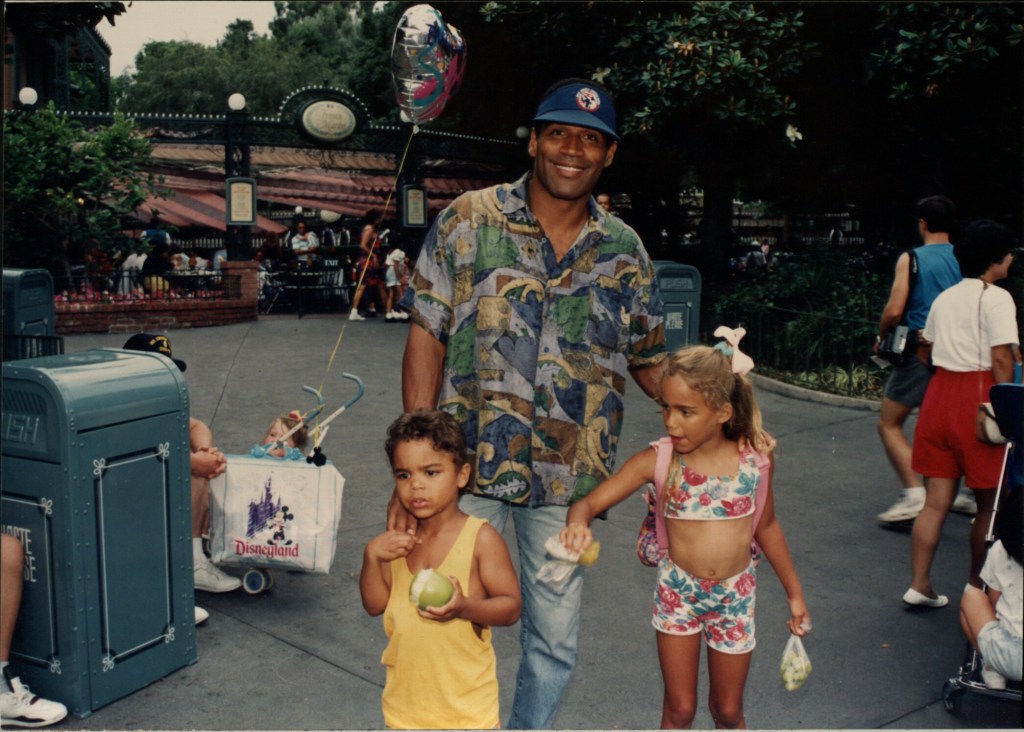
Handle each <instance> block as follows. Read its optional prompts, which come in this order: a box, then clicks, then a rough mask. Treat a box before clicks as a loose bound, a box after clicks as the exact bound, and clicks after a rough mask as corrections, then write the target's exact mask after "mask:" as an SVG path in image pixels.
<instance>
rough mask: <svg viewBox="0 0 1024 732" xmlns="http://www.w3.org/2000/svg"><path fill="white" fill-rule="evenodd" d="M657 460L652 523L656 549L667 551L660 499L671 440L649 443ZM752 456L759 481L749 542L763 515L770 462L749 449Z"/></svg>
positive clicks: (672, 454) (670, 455)
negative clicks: (653, 524) (655, 535)
mask: <svg viewBox="0 0 1024 732" xmlns="http://www.w3.org/2000/svg"><path fill="white" fill-rule="evenodd" d="M651 447H653V448H654V451H655V453H657V455H658V460H657V462H656V463H655V464H654V521H655V526H656V531H657V534H658V548H659V549H662V550H666V551H667V550H668V536H667V534H666V532H665V512H664V511H663V510H662V501H661V497H662V495H664V491H665V481H666V480H667V479H668V471H669V468H670V466H671V465H672V457H673V456H674V455H675V450H674V449H673V448H672V438H671V437H662V438H661V439H660V440H657V441H655V442H652V443H651ZM750 452H751V453H752V454H753V456H754V464H755V465H757V472H758V473H759V480H758V481H757V490H756V492H755V493H754V522H753V524H751V529H750V531H751V540H753V534H754V533H756V532H757V525H758V523H759V522H760V521H761V514H762V513H764V504H765V500H766V497H767V495H768V482H769V476H770V474H771V461H770V460H769V459H768V456H767V455H765V454H763V453H760V452H758V451H757V450H754V449H753V448H750Z"/></svg>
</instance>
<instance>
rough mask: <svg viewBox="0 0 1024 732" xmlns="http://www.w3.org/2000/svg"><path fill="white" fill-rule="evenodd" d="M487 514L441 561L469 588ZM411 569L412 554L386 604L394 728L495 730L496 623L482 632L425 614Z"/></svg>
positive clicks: (401, 564)
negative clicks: (412, 589) (412, 590)
mask: <svg viewBox="0 0 1024 732" xmlns="http://www.w3.org/2000/svg"><path fill="white" fill-rule="evenodd" d="M484 523H486V521H484V519H480V518H476V517H475V516H470V517H469V518H468V519H467V520H466V524H465V526H463V527H462V531H461V532H460V533H459V536H458V538H457V539H456V540H455V544H454V545H453V546H452V548H451V551H449V552H448V556H447V557H445V559H444V561H443V562H442V563H441V566H440V567H435V569H436V570H437V571H438V572H440V573H441V574H443V575H445V576H446V577H448V576H453V577H458V579H459V583H460V584H461V585H462V587H463V589H464V590H465V589H466V588H468V587H469V586H470V585H469V578H470V571H471V568H472V565H473V548H474V546H475V545H476V537H477V534H478V533H479V532H480V527H481V526H483V525H484ZM410 584H412V573H411V572H410V571H409V565H408V564H406V561H405V557H402V558H400V559H395V560H393V561H392V562H391V596H390V597H389V598H388V605H387V608H386V609H385V610H384V632H385V633H387V635H388V637H389V638H390V641H389V642H388V647H387V648H385V649H384V653H383V655H382V656H381V659H380V661H381V663H382V664H384V666H385V667H386V668H387V678H386V681H385V683H384V695H383V697H382V705H383V709H384V723H385V724H386V725H387V726H388V727H390V728H392V729H494V728H495V727H497V726H498V724H499V720H498V674H497V663H496V661H495V656H494V648H493V646H492V645H491V629H490V628H484V629H483V637H482V638H481V637H477V634H476V632H475V631H474V630H473V624H472V623H470V622H469V621H468V620H462V619H456V620H452V621H450V622H447V623H439V622H437V621H436V620H427V619H426V618H421V617H420V616H419V615H418V614H417V612H416V606H415V605H413V604H412V603H411V602H409V585H410Z"/></svg>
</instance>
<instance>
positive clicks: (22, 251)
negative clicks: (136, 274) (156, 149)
mask: <svg viewBox="0 0 1024 732" xmlns="http://www.w3.org/2000/svg"><path fill="white" fill-rule="evenodd" d="M149 160H150V146H149V142H148V141H147V140H146V139H145V138H144V137H142V135H140V134H139V132H138V131H137V130H136V129H135V126H134V124H133V123H132V122H130V121H128V120H126V119H125V118H124V117H123V116H122V115H119V114H118V115H115V116H114V120H113V122H112V123H111V124H110V126H108V127H102V128H99V129H97V130H95V131H87V130H85V129H83V128H82V126H81V125H79V124H78V123H76V122H74V121H73V120H72V119H71V118H69V117H68V116H67V115H64V114H60V113H58V112H56V110H55V109H54V107H53V105H52V104H50V105H49V106H47V107H46V108H43V109H40V110H37V111H35V112H15V113H9V114H5V115H4V223H3V235H4V254H3V260H4V266H5V267H43V268H46V269H49V270H50V271H51V272H52V273H53V274H55V275H57V276H60V275H64V274H66V272H67V268H68V256H69V251H75V250H78V251H85V250H86V249H87V248H92V247H94V246H95V247H100V248H108V249H110V248H113V247H115V246H117V245H118V244H120V243H121V240H120V231H121V228H122V224H121V222H122V218H123V217H125V216H130V215H132V213H133V212H134V210H135V208H136V207H137V206H140V205H141V204H142V203H143V202H144V201H145V200H146V198H147V196H149V195H152V194H154V193H156V192H157V191H158V181H157V180H156V178H155V177H154V176H153V175H152V174H151V173H148V172H146V166H147V165H148V164H149Z"/></svg>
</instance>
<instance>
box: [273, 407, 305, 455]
mask: <svg viewBox="0 0 1024 732" xmlns="http://www.w3.org/2000/svg"><path fill="white" fill-rule="evenodd" d="M301 421H302V417H301V416H300V415H299V413H298V412H289V413H288V414H282V415H281V416H279V417H274V422H280V423H281V424H283V425H284V428H285V429H284V431H285V432H287V431H288V430H290V429H291V428H292V427H294V426H295V425H297V424H299V422H301ZM274 422H271V423H270V429H268V430H267V432H270V430H271V429H273V428H274ZM291 441H292V443H293V444H294V445H295V447H297V448H299V449H300V450H305V449H306V443H308V442H309V427H308V426H307V425H303V426H302V428H301V429H297V430H295V434H293V435H292V436H291Z"/></svg>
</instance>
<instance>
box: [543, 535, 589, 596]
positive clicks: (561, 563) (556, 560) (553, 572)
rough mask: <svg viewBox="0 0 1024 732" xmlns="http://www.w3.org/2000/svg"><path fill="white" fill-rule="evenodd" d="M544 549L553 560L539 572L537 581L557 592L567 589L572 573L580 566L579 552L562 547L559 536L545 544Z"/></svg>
mask: <svg viewBox="0 0 1024 732" xmlns="http://www.w3.org/2000/svg"><path fill="white" fill-rule="evenodd" d="M544 549H545V550H547V553H548V554H549V555H551V557H552V559H549V560H548V561H546V562H545V563H544V564H543V565H542V566H541V568H540V570H538V572H537V581H538V582H543V583H544V584H546V585H549V586H550V587H551V588H552V589H553V590H555V592H561V591H562V590H564V589H565V586H566V584H568V582H569V579H570V578H571V577H572V573H573V572H574V571H576V567H578V566H580V565H579V563H578V560H579V558H580V554H579V552H571V551H569V550H568V549H566V548H565V547H564V546H562V542H561V541H559V540H558V534H555V535H554V536H552V537H550V538H549V539H548V540H547V541H546V542H544Z"/></svg>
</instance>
